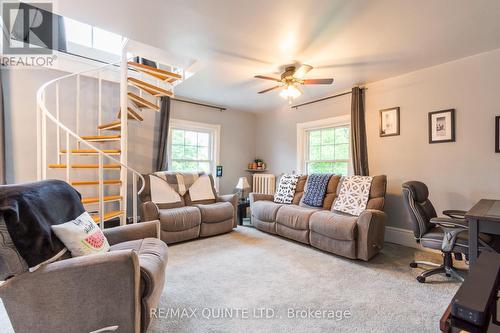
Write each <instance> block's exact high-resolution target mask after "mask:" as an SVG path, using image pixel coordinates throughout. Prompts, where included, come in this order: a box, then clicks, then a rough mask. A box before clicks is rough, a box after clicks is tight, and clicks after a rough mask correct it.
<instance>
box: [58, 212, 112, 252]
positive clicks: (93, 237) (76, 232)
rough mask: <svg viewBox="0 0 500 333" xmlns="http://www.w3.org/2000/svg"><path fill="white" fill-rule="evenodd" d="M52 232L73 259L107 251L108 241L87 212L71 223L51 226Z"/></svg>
mask: <svg viewBox="0 0 500 333" xmlns="http://www.w3.org/2000/svg"><path fill="white" fill-rule="evenodd" d="M52 230H54V233H55V234H56V236H57V238H59V239H60V240H61V242H63V243H64V245H65V246H66V247H67V248H68V250H69V251H70V252H71V255H72V256H73V257H79V256H84V255H87V254H95V253H104V252H108V251H109V243H108V240H107V239H106V237H105V236H104V234H103V232H102V230H101V229H100V228H99V227H98V226H97V224H96V223H95V222H94V220H93V219H92V217H91V216H90V215H89V213H87V212H84V213H83V214H82V215H80V216H78V217H77V218H76V219H74V220H73V221H69V222H66V223H63V224H57V225H53V226H52Z"/></svg>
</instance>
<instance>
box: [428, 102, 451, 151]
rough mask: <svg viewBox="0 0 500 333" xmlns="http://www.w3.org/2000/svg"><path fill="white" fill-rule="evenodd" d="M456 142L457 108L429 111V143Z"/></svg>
mask: <svg viewBox="0 0 500 333" xmlns="http://www.w3.org/2000/svg"><path fill="white" fill-rule="evenodd" d="M442 142H455V109H450V110H442V111H434V112H429V143H442Z"/></svg>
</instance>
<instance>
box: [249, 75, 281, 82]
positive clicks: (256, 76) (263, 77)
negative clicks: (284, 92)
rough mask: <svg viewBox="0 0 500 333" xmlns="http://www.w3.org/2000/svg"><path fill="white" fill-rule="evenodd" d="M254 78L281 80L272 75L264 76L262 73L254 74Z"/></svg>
mask: <svg viewBox="0 0 500 333" xmlns="http://www.w3.org/2000/svg"><path fill="white" fill-rule="evenodd" d="M254 77H255V78H256V79H264V80H271V81H276V82H281V80H280V79H276V78H274V77H270V76H264V75H255V76H254Z"/></svg>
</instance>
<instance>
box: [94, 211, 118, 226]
mask: <svg viewBox="0 0 500 333" xmlns="http://www.w3.org/2000/svg"><path fill="white" fill-rule="evenodd" d="M122 215H123V211H121V210H115V211H112V212H107V213H104V222H106V221H108V220H111V219H114V218H115V217H118V216H122ZM92 219H93V220H94V222H95V223H99V222H100V221H99V214H95V215H94V214H92Z"/></svg>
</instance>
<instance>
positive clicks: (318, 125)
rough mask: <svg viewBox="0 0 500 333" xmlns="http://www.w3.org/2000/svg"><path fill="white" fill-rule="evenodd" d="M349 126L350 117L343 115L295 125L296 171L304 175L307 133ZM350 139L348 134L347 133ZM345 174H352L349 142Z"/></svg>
mask: <svg viewBox="0 0 500 333" xmlns="http://www.w3.org/2000/svg"><path fill="white" fill-rule="evenodd" d="M350 124H351V115H350V114H345V115H341V116H337V117H331V118H324V119H319V120H314V121H308V122H304V123H297V170H298V173H304V174H305V173H306V170H307V167H306V161H307V159H306V156H305V154H306V153H307V151H308V149H307V144H308V142H307V132H308V131H311V130H318V129H323V128H329V127H339V126H346V125H348V126H349V125H350ZM349 137H350V132H349ZM347 174H348V175H352V174H354V170H353V166H352V151H351V143H350V142H349V161H348V168H347Z"/></svg>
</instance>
